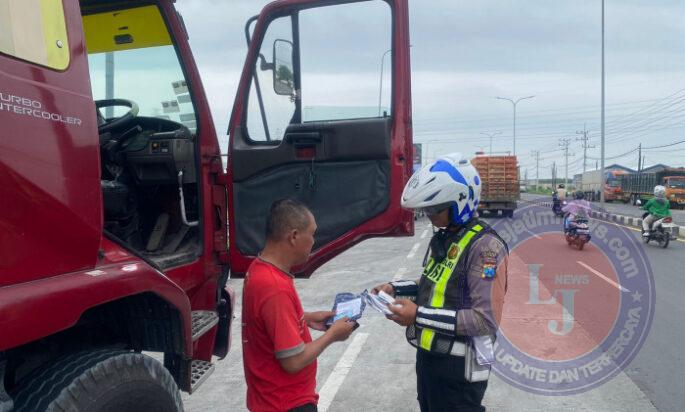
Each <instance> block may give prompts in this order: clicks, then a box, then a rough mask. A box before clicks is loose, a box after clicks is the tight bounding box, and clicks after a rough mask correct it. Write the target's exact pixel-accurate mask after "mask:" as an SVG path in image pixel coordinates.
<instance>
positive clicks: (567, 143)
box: [559, 138, 573, 186]
mask: <svg viewBox="0 0 685 412" xmlns="http://www.w3.org/2000/svg"><path fill="white" fill-rule="evenodd" d="M570 145H571V139H570V138H566V139H559V146H560V147H561V150H563V151H564V157H565V158H566V173H565V175H564V185H565V186H567V185H568V157H569V156H573V153H569V152H568V148H569V146H570Z"/></svg>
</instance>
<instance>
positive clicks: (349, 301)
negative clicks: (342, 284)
mask: <svg viewBox="0 0 685 412" xmlns="http://www.w3.org/2000/svg"><path fill="white" fill-rule="evenodd" d="M364 308H366V302H365V300H364V298H363V296H362V295H355V294H353V293H338V294H337V295H335V303H334V304H333V309H332V310H333V312H335V316H333V317H332V318H331V319H330V320H329V321H328V322H326V323H327V324H328V325H332V324H333V322H335V321H336V320H338V319H342V318H344V317H347V318H348V319H349V320H354V321H356V320H359V319H360V318H361V317H362V313H364Z"/></svg>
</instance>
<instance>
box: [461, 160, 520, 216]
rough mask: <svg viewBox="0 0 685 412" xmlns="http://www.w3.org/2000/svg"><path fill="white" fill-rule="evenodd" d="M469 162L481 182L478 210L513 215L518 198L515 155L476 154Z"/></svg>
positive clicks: (517, 174) (517, 175) (517, 173)
mask: <svg viewBox="0 0 685 412" xmlns="http://www.w3.org/2000/svg"><path fill="white" fill-rule="evenodd" d="M471 163H472V164H473V166H475V168H476V169H477V170H478V174H479V175H480V178H481V180H482V182H483V183H482V186H481V193H480V203H479V204H478V210H479V211H480V212H481V213H483V212H487V213H492V214H497V213H498V212H499V211H500V210H501V211H502V216H505V217H513V216H514V210H516V202H517V201H518V200H519V198H520V192H519V172H518V164H517V161H516V156H476V157H474V158H473V159H471Z"/></svg>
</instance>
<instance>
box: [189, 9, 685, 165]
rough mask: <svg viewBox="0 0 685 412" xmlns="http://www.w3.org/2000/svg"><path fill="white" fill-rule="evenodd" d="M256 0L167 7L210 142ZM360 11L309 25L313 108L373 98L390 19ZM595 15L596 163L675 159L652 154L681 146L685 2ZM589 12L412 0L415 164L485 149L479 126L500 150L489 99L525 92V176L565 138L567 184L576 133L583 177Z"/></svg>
mask: <svg viewBox="0 0 685 412" xmlns="http://www.w3.org/2000/svg"><path fill="white" fill-rule="evenodd" d="M267 3H268V2H267V1H264V0H245V1H243V0H231V1H220V0H179V1H178V3H177V7H178V9H179V10H180V11H181V13H182V15H183V17H184V19H185V22H186V25H187V28H188V31H189V33H190V41H191V45H192V47H193V49H194V53H195V58H196V61H197V64H198V66H199V68H200V71H201V73H202V76H203V79H204V86H205V90H206V92H207V94H208V97H209V100H210V104H211V106H212V114H213V117H214V121H215V123H216V126H217V131H218V132H219V133H220V134H223V133H225V130H226V127H227V123H228V117H229V115H230V111H231V106H232V104H233V100H234V98H235V92H236V88H237V82H238V79H239V76H240V72H241V70H242V66H243V62H244V58H245V54H246V50H247V47H246V43H245V36H244V24H245V21H246V20H247V19H248V18H249V17H251V16H253V15H255V14H258V13H259V11H260V9H261V7H263V6H264V5H265V4H267ZM357 10H358V9H353V8H350V9H349V10H343V11H340V12H337V13H336V14H335V15H333V16H332V15H330V14H326V13H321V15H320V17H318V16H317V19H314V18H310V23H311V24H310V25H315V22H316V21H319V22H320V25H319V27H316V28H317V29H318V30H320V31H321V33H323V35H318V36H316V42H315V43H316V47H317V48H318V50H322V52H321V53H322V56H324V58H322V59H320V60H317V59H316V58H315V57H312V58H310V60H311V61H312V63H311V64H310V66H309V67H310V70H311V71H312V72H313V74H312V78H316V79H317V81H318V82H320V84H319V88H318V89H319V90H320V93H319V95H317V99H316V101H313V102H312V103H314V104H325V103H326V101H325V99H326V98H327V97H328V98H331V99H332V100H333V103H334V104H338V105H346V104H349V105H364V104H365V103H366V102H369V103H371V104H376V102H377V96H378V85H379V75H380V62H381V55H382V51H379V50H383V48H384V45H385V43H384V42H385V41H386V39H385V38H384V37H383V36H379V33H381V34H382V33H384V32H385V31H386V29H385V26H386V23H387V22H386V21H385V20H384V19H383V17H382V16H381V17H380V18H379V16H378V15H377V13H376V12H375V11H373V10H375V9H370V10H371V11H370V12H369V13H358V11H357ZM606 15H607V17H606V73H607V88H606V92H607V106H606V108H607V119H606V130H607V132H606V139H607V146H606V148H607V157H608V159H607V164H610V163H614V162H618V163H621V164H624V165H626V166H629V167H636V166H637V161H638V154H637V147H638V144H640V143H642V145H643V146H644V147H647V148H650V149H645V150H644V151H643V154H644V155H645V157H646V164H647V165H648V166H649V165H651V164H654V163H657V162H663V163H667V164H669V165H683V164H685V156H684V155H685V143H683V144H680V145H674V146H667V147H656V146H664V145H668V144H670V143H675V142H679V141H681V140H685V133H683V130H684V129H685V114H683V109H685V42H683V39H684V38H685V24H684V23H685V21H684V19H685V2H683V1H679V0H606ZM600 16H601V2H600V0H554V1H549V0H508V1H507V0H479V1H472V0H471V1H467V0H410V27H411V43H412V49H411V50H412V90H413V96H412V99H413V119H414V141H415V142H421V143H423V145H424V150H423V151H424V161H430V160H431V159H432V158H434V156H436V155H439V154H441V153H445V152H449V151H462V152H464V153H474V152H475V151H477V150H479V149H484V150H486V151H488V150H489V139H488V138H487V137H485V136H483V135H482V134H481V133H483V132H498V131H499V132H501V134H499V135H497V136H495V138H494V139H493V150H494V151H495V152H504V151H511V150H512V105H511V103H509V102H507V101H503V100H497V99H496V97H497V96H501V97H508V98H518V97H524V96H530V95H534V96H535V97H534V98H533V99H529V100H524V101H522V102H520V103H519V105H518V110H517V112H518V114H517V133H516V134H517V141H516V151H517V154H518V156H519V158H520V163H521V165H522V171H523V172H525V169H528V175H529V177H535V173H536V170H535V166H536V162H535V160H534V157H533V155H532V151H534V150H539V151H540V162H539V165H540V177H548V176H550V169H551V165H552V163H553V162H554V161H556V162H557V164H558V165H562V168H561V170H560V171H559V175H561V176H563V175H564V168H563V165H564V156H563V152H562V151H561V150H560V149H559V144H560V143H559V139H562V138H570V139H571V141H570V143H569V153H571V154H573V155H572V156H570V157H569V177H571V176H572V175H573V173H578V172H580V171H582V169H583V157H582V155H583V148H582V146H581V142H580V141H578V140H576V139H577V138H578V137H579V136H580V135H579V134H577V132H578V131H581V130H583V128H584V127H587V130H588V131H589V134H588V136H589V137H590V140H589V142H588V144H589V145H590V146H596V147H594V148H592V147H591V148H588V150H587V155H588V159H587V167H588V169H594V167H595V164H596V159H597V158H598V157H599V153H600V152H599V140H600V96H601V95H600V69H601V65H600V62H601V60H600V57H601V54H600V52H601V29H600V28H601V26H600V24H601V18H600ZM336 24H337V25H338V26H335V25H336ZM327 27H340V28H336V29H331V30H329V31H326V28H327ZM315 31H316V30H313V32H315ZM379 47H380V48H379ZM332 51H334V52H335V53H334V54H332ZM349 56H352V57H349ZM355 56H356V57H355ZM331 59H339V60H340V61H339V62H337V63H336V66H335V67H337V68H338V70H337V71H338V72H339V73H334V71H331V70H330V69H329V70H328V72H326V65H325V64H322V66H321V67H318V66H317V64H316V62H317V61H325V62H329V61H330V60H331ZM355 59H358V60H355ZM345 62H348V63H347V64H345ZM349 62H354V64H349ZM371 62H373V63H371ZM386 66H387V60H386ZM328 67H330V64H329V65H328ZM319 69H320V71H321V72H318V71H317V70H319ZM386 76H388V74H387V72H386ZM386 80H387V77H386ZM305 104H306V103H305Z"/></svg>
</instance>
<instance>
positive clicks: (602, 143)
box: [599, 0, 606, 208]
mask: <svg viewBox="0 0 685 412" xmlns="http://www.w3.org/2000/svg"><path fill="white" fill-rule="evenodd" d="M605 103H606V74H605V70H604V0H602V133H601V139H600V142H601V144H600V146H601V153H602V154H601V156H600V160H601V161H602V172H601V176H602V182H603V181H604V179H605V177H604V176H605V174H604V173H605V171H604V145H605V139H604V137H605V132H606V130H605V128H604V121H605ZM599 193H600V199H599V201H600V204H601V206H602V208H604V200H605V199H604V190H603V189H602V190H600V192H599Z"/></svg>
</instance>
